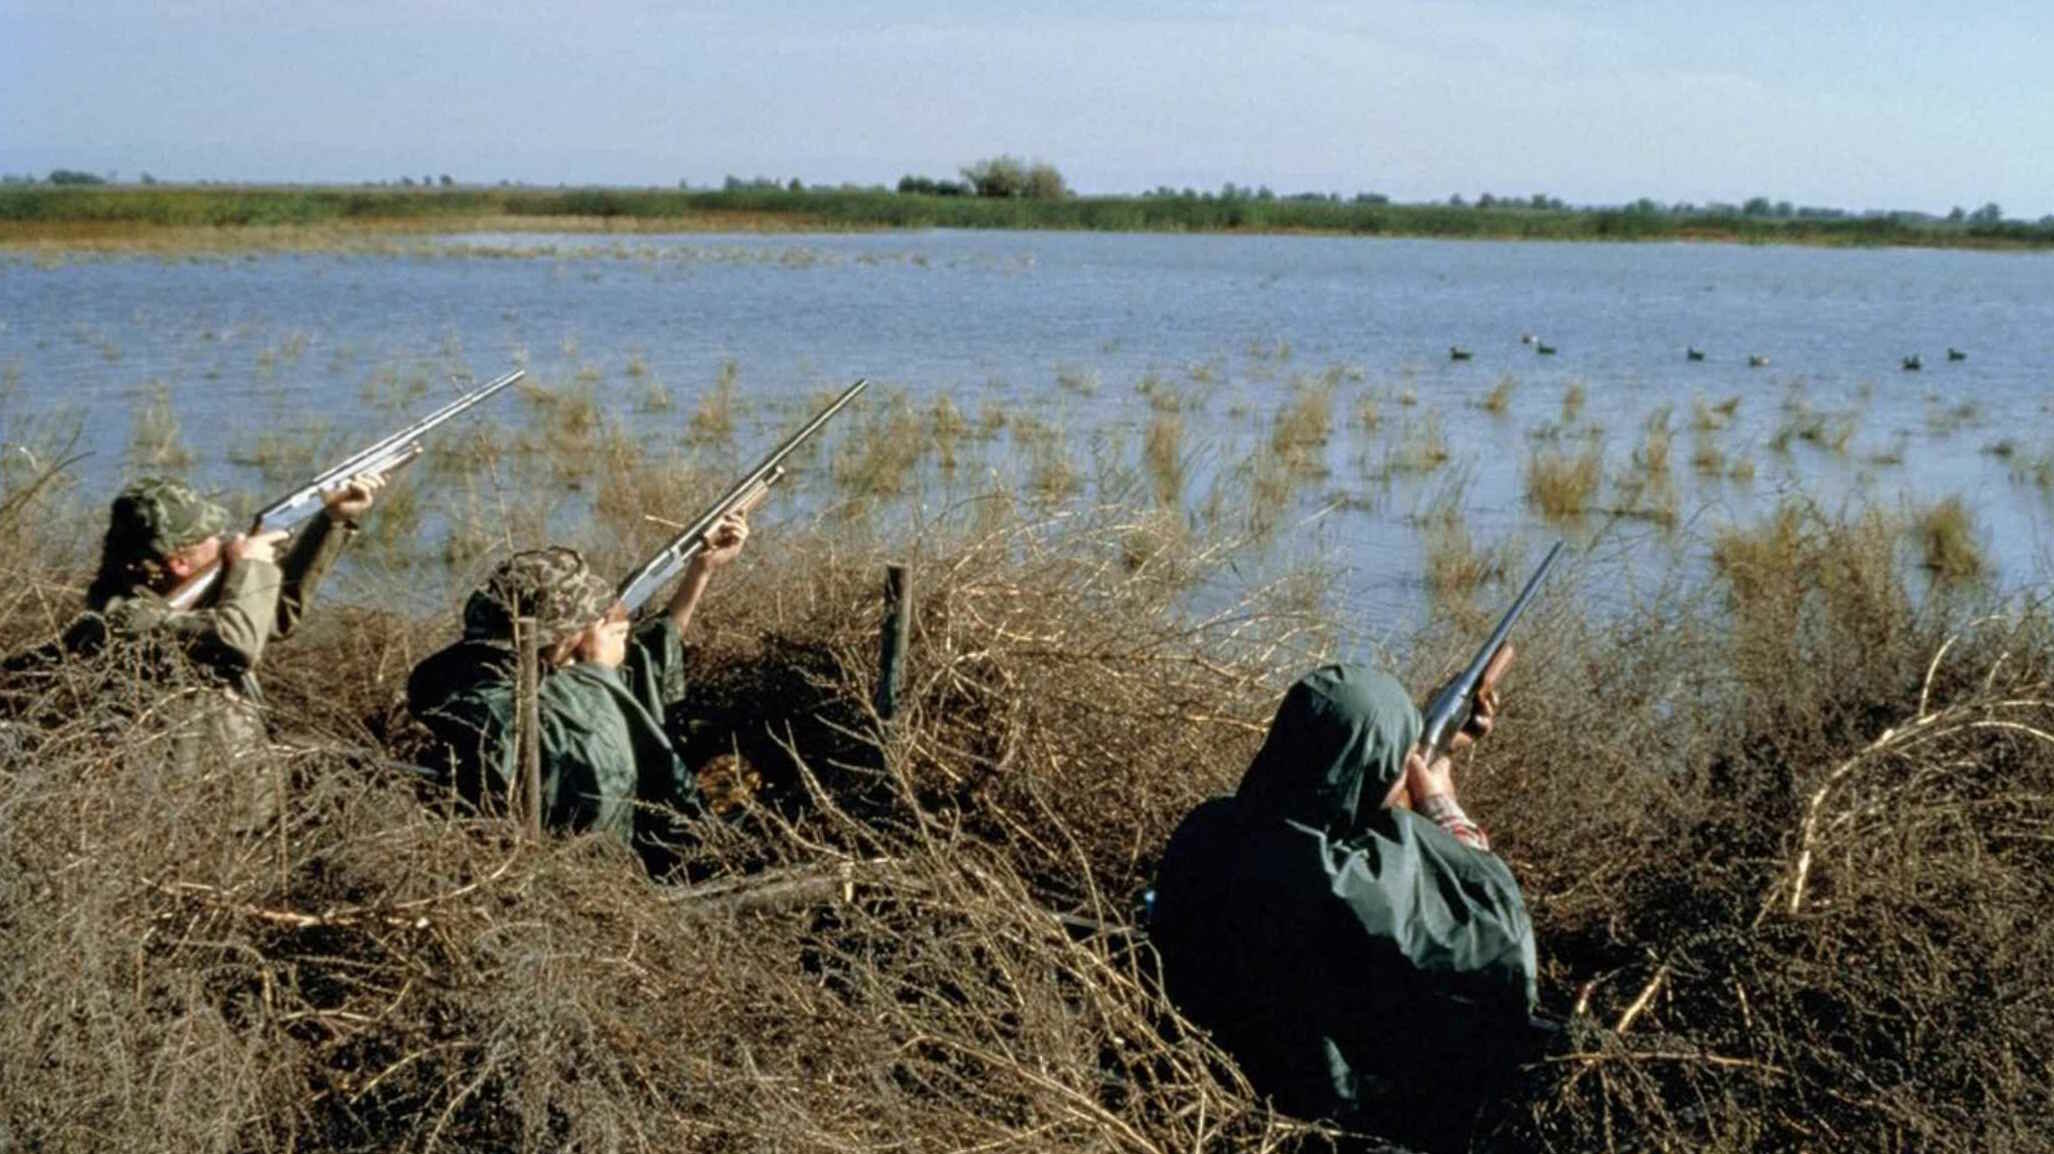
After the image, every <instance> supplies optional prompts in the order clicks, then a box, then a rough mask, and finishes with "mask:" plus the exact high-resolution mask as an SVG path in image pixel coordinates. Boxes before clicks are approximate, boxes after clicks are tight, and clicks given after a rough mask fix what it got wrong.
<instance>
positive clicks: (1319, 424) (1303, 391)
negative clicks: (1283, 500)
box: [1269, 380, 1334, 477]
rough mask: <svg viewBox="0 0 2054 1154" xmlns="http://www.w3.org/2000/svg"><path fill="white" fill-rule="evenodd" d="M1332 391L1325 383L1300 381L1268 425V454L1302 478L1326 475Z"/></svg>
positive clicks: (1331, 415)
mask: <svg viewBox="0 0 2054 1154" xmlns="http://www.w3.org/2000/svg"><path fill="white" fill-rule="evenodd" d="M1333 425H1334V389H1333V386H1331V385H1329V384H1327V383H1326V382H1325V381H1305V380H1301V381H1298V382H1296V383H1294V384H1293V386H1292V388H1291V396H1290V397H1289V398H1288V399H1287V400H1285V401H1284V403H1283V404H1281V405H1279V406H1278V407H1277V411H1276V415H1275V416H1274V417H1273V418H1272V419H1271V421H1270V439H1269V447H1270V452H1271V453H1273V454H1274V455H1275V456H1276V457H1277V459H1278V460H1280V461H1282V462H1283V464H1284V467H1285V468H1286V469H1288V470H1289V471H1290V472H1291V473H1293V474H1295V475H1297V476H1301V477H1323V476H1325V475H1326V474H1327V471H1328V470H1327V461H1326V450H1327V441H1328V440H1329V439H1330V438H1331V437H1332V435H1333Z"/></svg>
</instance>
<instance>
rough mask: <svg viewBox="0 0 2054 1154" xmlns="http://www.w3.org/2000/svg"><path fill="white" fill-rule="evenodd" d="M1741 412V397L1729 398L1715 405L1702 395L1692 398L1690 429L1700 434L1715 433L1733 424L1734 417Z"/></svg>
mask: <svg viewBox="0 0 2054 1154" xmlns="http://www.w3.org/2000/svg"><path fill="white" fill-rule="evenodd" d="M1739 411H1740V397H1739V396H1738V395H1735V396H1731V397H1727V398H1726V399H1725V400H1723V401H1720V402H1718V403H1717V404H1713V403H1711V402H1708V401H1706V400H1705V399H1704V397H1703V396H1702V395H1698V396H1693V397H1692V398H1690V427H1691V429H1692V430H1694V431H1696V432H1700V433H1715V432H1718V431H1720V430H1722V429H1724V428H1725V427H1726V426H1728V425H1730V424H1732V423H1733V417H1734V415H1735V414H1736V413H1738V412H1739Z"/></svg>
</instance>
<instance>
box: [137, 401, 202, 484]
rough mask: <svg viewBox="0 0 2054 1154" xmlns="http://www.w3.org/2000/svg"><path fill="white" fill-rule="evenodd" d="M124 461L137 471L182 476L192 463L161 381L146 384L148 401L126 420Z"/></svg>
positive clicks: (176, 416) (190, 451)
mask: <svg viewBox="0 0 2054 1154" xmlns="http://www.w3.org/2000/svg"><path fill="white" fill-rule="evenodd" d="M128 459H129V463H130V464H131V465H133V466H135V467H136V468H138V469H144V470H148V471H151V472H160V473H178V472H182V471H184V470H185V469H187V468H189V467H190V466H191V465H192V463H193V454H192V450H191V449H188V448H187V447H186V444H185V438H184V437H183V436H181V435H180V430H179V422H178V414H177V413H175V412H173V411H172V408H171V391H170V389H169V388H167V387H166V386H165V385H164V383H163V382H162V381H152V382H150V387H149V396H148V399H146V400H144V401H143V403H142V404H141V405H140V406H138V407H137V408H136V410H135V414H134V415H133V416H132V417H130V418H129V432H128Z"/></svg>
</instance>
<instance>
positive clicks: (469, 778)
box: [407, 615, 699, 844]
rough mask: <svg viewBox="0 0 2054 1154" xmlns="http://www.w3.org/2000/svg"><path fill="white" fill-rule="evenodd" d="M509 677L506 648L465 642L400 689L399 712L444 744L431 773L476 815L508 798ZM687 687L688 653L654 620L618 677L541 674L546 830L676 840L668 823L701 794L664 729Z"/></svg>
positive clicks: (690, 810) (566, 670)
mask: <svg viewBox="0 0 2054 1154" xmlns="http://www.w3.org/2000/svg"><path fill="white" fill-rule="evenodd" d="M514 666H515V658H514V653H513V651H512V650H511V649H509V648H506V647H505V646H502V645H498V644H494V643H492V642H488V641H477V640H466V641H459V642H457V643H456V644H454V645H451V646H450V647H448V648H446V649H444V650H442V651H441V652H439V653H436V654H434V655H432V656H430V657H429V658H428V659H427V660H425V661H423V662H421V663H420V664H419V665H417V666H415V667H414V671H413V673H412V675H411V676H409V677H408V678H407V708H408V709H409V710H411V711H412V712H413V715H414V716H415V717H417V718H419V719H420V720H421V722H422V724H424V725H426V726H427V727H428V729H429V730H430V731H431V732H433V733H434V735H435V736H436V738H437V740H438V741H439V742H440V743H441V745H442V755H441V756H440V758H438V764H437V765H436V766H434V768H435V769H436V771H437V772H438V774H439V775H441V776H442V779H443V780H444V781H445V782H446V783H448V784H452V785H454V787H455V788H456V789H457V791H458V792H459V793H460V794H461V795H462V796H463V797H464V798H465V800H467V801H469V802H471V803H472V804H474V805H475V804H478V803H479V802H480V800H481V798H482V797H484V796H485V795H488V794H489V795H491V796H493V797H495V798H499V799H504V798H505V797H506V792H507V782H508V781H510V780H512V778H513V776H514V773H515V765H514V761H515V749H514V740H513V733H514V711H515V702H514V677H515V668H514ZM683 688H684V643H683V641H682V640H681V639H680V638H679V637H678V631H677V627H676V626H674V625H673V624H671V621H670V618H668V617H666V616H662V615H658V616H656V617H653V618H652V619H650V620H649V621H648V622H646V623H644V624H643V625H641V626H640V627H639V628H637V629H636V630H635V632H634V634H633V635H632V636H631V637H630V638H629V640H628V655H627V660H626V661H624V662H622V663H621V667H620V668H619V669H617V670H616V669H606V668H603V667H601V666H598V665H593V664H590V663H587V662H580V663H577V664H573V665H566V666H563V667H560V668H557V669H553V670H547V671H545V673H544V676H543V678H542V684H541V687H540V689H539V701H538V708H539V712H540V719H541V723H542V731H541V747H542V748H541V752H542V799H543V822H544V824H545V825H547V826H548V827H549V828H551V829H554V830H562V831H571V832H576V831H584V830H590V829H596V830H602V831H605V832H607V833H610V834H613V835H615V836H617V837H619V838H621V839H622V840H623V841H631V842H636V843H641V844H646V843H648V842H649V841H651V840H652V839H664V840H667V839H669V838H670V837H672V836H674V831H673V830H672V828H671V826H672V823H673V821H674V818H675V816H676V815H678V814H682V815H684V816H687V817H690V816H694V815H696V814H697V813H698V812H699V796H698V786H697V783H696V781H695V780H694V779H693V777H692V775H691V773H690V772H689V771H688V770H687V768H686V766H685V763H684V760H683V759H682V758H681V757H680V756H679V755H678V751H677V748H676V747H675V746H674V745H673V744H672V743H671V740H670V736H669V734H668V733H667V732H666V731H665V729H664V711H665V708H666V706H667V705H668V704H669V703H670V702H671V701H674V700H676V699H677V698H678V697H680V696H682V694H683ZM638 803H639V804H638Z"/></svg>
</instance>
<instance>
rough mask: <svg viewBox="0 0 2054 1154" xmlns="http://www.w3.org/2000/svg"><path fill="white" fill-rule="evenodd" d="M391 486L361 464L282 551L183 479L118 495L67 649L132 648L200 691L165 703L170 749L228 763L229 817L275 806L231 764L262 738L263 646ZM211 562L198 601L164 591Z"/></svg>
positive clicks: (167, 681) (244, 824) (146, 672)
mask: <svg viewBox="0 0 2054 1154" xmlns="http://www.w3.org/2000/svg"><path fill="white" fill-rule="evenodd" d="M384 484H385V478H384V477H382V476H379V475H377V474H366V475H363V476H358V477H353V478H351V479H350V480H349V481H348V482H347V483H345V484H343V485H340V486H338V487H336V488H334V489H332V490H330V491H328V492H327V493H325V494H323V496H322V505H323V513H324V515H322V516H318V517H316V518H315V519H314V520H313V522H312V523H311V524H309V525H308V527H307V528H306V529H305V530H304V531H302V532H301V534H300V535H299V538H298V539H297V540H296V541H294V542H293V543H292V546H291V548H290V549H289V550H288V551H287V552H286V554H285V557H284V558H283V559H282V560H281V559H280V558H279V557H278V550H279V547H280V545H281V544H282V543H283V542H284V540H285V536H286V534H284V533H278V532H273V533H258V534H234V533H228V532H226V530H227V528H228V524H229V515H228V511H227V510H226V509H223V508H222V507H221V506H220V505H218V504H216V503H214V502H213V501H210V500H208V499H206V498H205V497H203V496H201V495H200V494H198V493H196V492H194V491H193V490H192V489H191V488H190V487H188V486H187V485H185V484H183V483H181V482H178V481H171V480H164V479H161V478H145V479H143V480H139V481H136V482H134V483H133V484H131V485H129V486H128V487H127V488H125V489H123V490H122V491H121V493H120V494H119V495H118V496H116V497H115V498H114V504H113V507H112V508H111V509H110V510H109V517H108V524H107V536H106V539H105V542H104V544H103V546H102V549H101V553H100V568H99V572H98V573H97V574H96V575H95V576H94V578H93V582H92V584H91V585H90V586H89V587H88V588H87V590H86V612H85V613H84V614H82V615H81V616H80V617H79V618H77V619H76V620H75V621H73V622H72V623H71V624H70V625H69V626H68V627H67V628H66V629H65V632H64V638H63V642H62V645H63V648H64V650H65V651H66V652H67V653H69V654H72V655H74V656H80V657H97V656H100V655H102V654H108V655H116V654H126V655H131V656H133V657H134V658H135V659H136V660H135V661H134V663H133V664H131V665H129V666H127V668H130V669H133V670H134V671H135V672H137V673H138V674H139V675H141V676H143V677H145V678H146V679H148V680H150V681H152V682H156V683H158V684H160V685H166V686H169V685H172V684H174V683H179V682H184V683H185V685H184V687H186V688H192V689H194V690H197V691H198V692H196V693H193V694H188V695H183V696H182V697H181V698H180V699H179V700H180V702H181V703H183V704H180V705H178V706H175V707H171V708H167V709H166V710H163V711H162V712H163V714H164V716H166V717H167V718H169V719H170V720H171V721H173V722H174V724H175V728H174V730H173V735H174V737H173V748H174V750H175V754H174V756H175V758H176V760H177V762H178V764H179V765H180V766H181V767H182V768H184V769H187V770H193V771H197V772H201V773H207V774H211V773H214V772H217V771H221V770H226V772H227V774H228V777H229V779H230V782H231V787H230V788H231V794H232V798H233V800H232V801H231V802H230V803H229V806H230V812H231V817H230V820H231V821H232V822H233V823H234V824H236V825H237V826H238V827H239V828H245V829H254V828H258V827H260V826H262V825H264V824H267V823H268V822H269V821H270V820H271V818H273V817H274V816H276V814H277V812H278V805H277V802H278V797H277V790H276V789H275V788H274V784H273V783H271V782H269V781H259V780H256V777H257V776H258V775H254V774H249V773H245V772H243V771H241V770H240V769H239V768H238V767H237V765H236V763H237V762H238V761H240V760H241V759H243V758H244V757H246V756H247V755H249V754H250V753H252V752H254V751H255V750H257V749H259V748H261V747H262V746H263V745H264V743H265V730H264V718H263V709H262V707H263V694H262V692H261V690H260V689H259V687H258V684H257V666H258V664H259V663H260V662H261V661H262V660H263V657H264V649H265V646H266V645H267V644H268V643H269V642H271V641H273V640H277V639H282V638H285V637H289V636H291V634H292V633H293V631H294V630H295V629H297V628H298V627H299V624H300V622H301V620H302V619H303V618H304V617H305V616H306V611H307V607H308V606H309V605H310V604H311V603H312V601H313V598H314V591H315V588H316V587H317V586H318V585H319V584H320V582H321V578H322V576H323V575H324V574H325V573H326V572H327V571H328V569H329V567H330V566H332V565H333V564H334V562H335V559H336V557H337V555H338V554H340V553H341V551H342V548H343V546H344V545H345V544H347V543H348V542H349V539H350V538H351V537H352V536H354V535H355V533H356V529H357V525H358V523H359V521H360V520H361V519H362V517H363V516H364V514H365V513H367V512H369V511H370V508H371V505H372V503H373V502H374V501H375V500H376V497H377V493H378V490H379V489H380V488H382V487H383V486H384ZM216 565H218V566H220V567H221V578H220V581H219V582H218V583H217V584H216V585H215V587H214V588H213V590H212V591H211V592H210V593H209V594H208V595H207V596H206V597H205V599H204V600H202V601H201V602H200V603H199V604H198V605H197V606H195V607H194V608H191V609H184V610H181V609H174V608H173V607H172V606H171V605H170V603H169V602H167V601H166V599H165V598H166V596H167V595H168V594H170V593H171V592H172V591H173V590H174V589H176V588H177V587H178V586H179V585H180V584H181V583H182V582H184V581H185V580H186V579H187V578H190V577H192V576H194V575H195V574H198V573H201V572H202V571H204V570H207V569H209V568H211V567H213V566H216Z"/></svg>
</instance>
